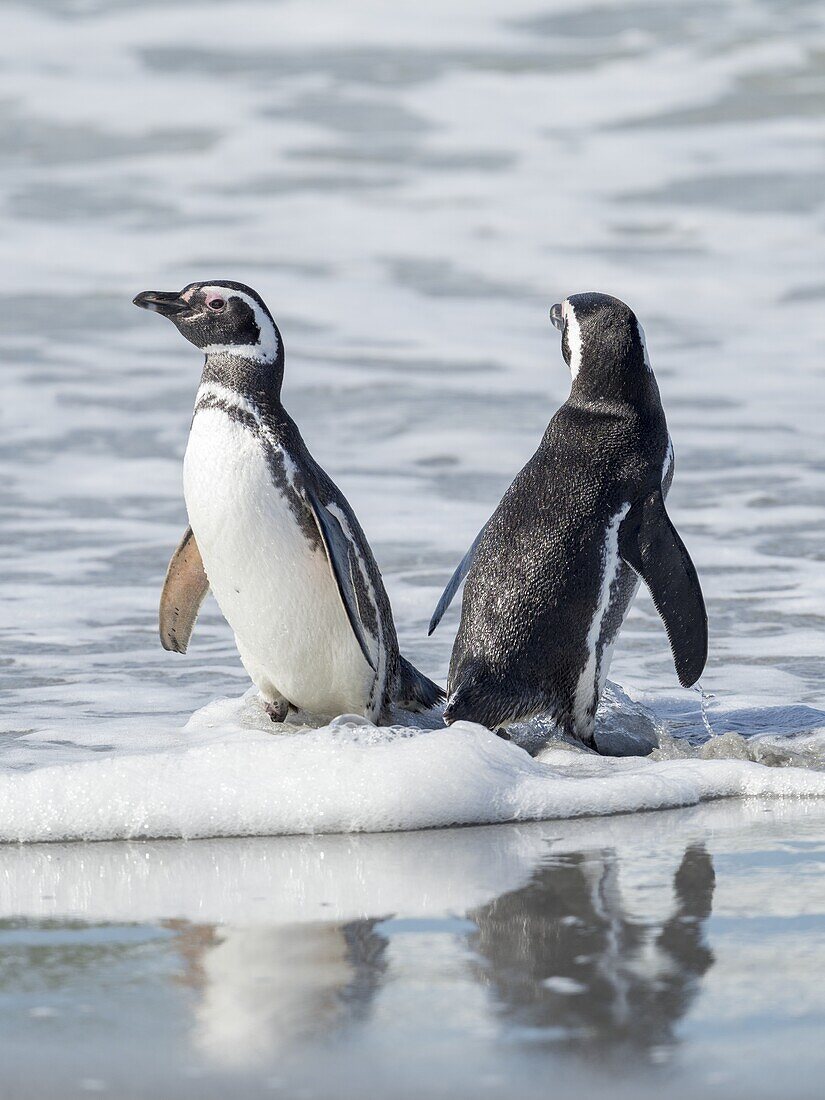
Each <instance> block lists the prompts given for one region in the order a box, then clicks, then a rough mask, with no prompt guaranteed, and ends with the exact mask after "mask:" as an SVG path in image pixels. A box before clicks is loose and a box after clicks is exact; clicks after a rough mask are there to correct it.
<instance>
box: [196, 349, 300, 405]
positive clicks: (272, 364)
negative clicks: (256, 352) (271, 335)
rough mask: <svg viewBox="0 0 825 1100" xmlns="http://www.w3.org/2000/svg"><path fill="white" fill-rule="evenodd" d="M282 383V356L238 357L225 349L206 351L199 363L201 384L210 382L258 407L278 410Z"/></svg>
mask: <svg viewBox="0 0 825 1100" xmlns="http://www.w3.org/2000/svg"><path fill="white" fill-rule="evenodd" d="M283 380H284V353H283V347H282V346H279V347H278V351H277V352H276V354H275V355H274V356H268V355H267V356H252V355H245V354H243V353H242V352H241V351H240V349H239V352H238V354H236V353H234V352H232V351H231V350H228V349H222V350H221V351H213V352H209V353H208V354H207V356H206V359H205V361H204V364H203V373H202V375H201V385H208V384H210V383H212V384H215V385H218V386H222V387H224V388H225V389H229V390H234V392H235V393H237V394H240V396H241V397H246V398H249V399H251V400H253V401H254V402H255V404H256V405H259V406H262V407H275V408H277V407H279V406H280V404H281V386H282V384H283Z"/></svg>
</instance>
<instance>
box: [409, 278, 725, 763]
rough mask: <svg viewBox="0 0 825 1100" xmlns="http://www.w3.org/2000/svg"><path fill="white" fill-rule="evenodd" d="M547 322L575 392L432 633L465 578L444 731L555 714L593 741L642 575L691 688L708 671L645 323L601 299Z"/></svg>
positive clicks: (453, 584)
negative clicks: (676, 520)
mask: <svg viewBox="0 0 825 1100" xmlns="http://www.w3.org/2000/svg"><path fill="white" fill-rule="evenodd" d="M551 319H552V320H553V323H554V324H555V325H556V327H557V328H560V329H561V331H562V353H563V356H564V359H565V361H566V362H567V364H568V366H569V367H570V372H571V376H572V386H571V390H570V396H569V398H568V399H567V401H566V402H565V404H564V405H562V407H561V408H560V409H559V410H558V412H557V413H556V414H555V416H554V417H553V419H552V420H551V421H550V424H549V425H548V428H547V430H546V432H545V434H544V438H543V439H542V441H541V444H540V445H539V448H538V450H537V451H536V453H535V454H534V455H533V457H532V458H531V459H530V461H529V462H528V463H527V465H526V466H525V467H524V469H523V470H522V471H521V473H519V475H518V476H517V477H516V479H515V481H514V482H513V484H512V485H511V486H510V488H509V489H508V490H507V493H506V494H505V495H504V497H503V499H502V501H501V503H500V504H499V506H498V508H497V509H496V511H495V513H494V514H493V516H492V518H491V519H490V520H489V521H488V523H487V524H486V526H485V527H484V528H483V530H482V531H481V533H480V534H479V536H478V537H477V539H476V541H475V542H474V543H473V546H472V547H471V548H470V550H469V552H468V553H467V555H466V556H465V558H464V560H463V561H462V562H461V564H460V565H459V567H458V568H457V569H456V571H455V573H454V574H453V577H452V579H451V580H450V582H449V584H448V585H447V588H446V590H445V592H444V595H443V596H442V598H441V601H440V602H439V605H438V607H437V608H436V611H435V614H434V615H433V619H432V622H431V624H430V633H432V631H433V630H434V629H435V627H436V626H437V625H438V622H439V620H440V619H441V616H442V615H443V613H444V611H445V609H446V607H447V606H448V605H449V602H450V600H451V599H452V598H453V596H454V595H455V592H456V591H457V590H458V588H459V586H460V584H461V582H462V580H463V579H464V577H465V575H466V578H467V583H466V588H465V592H464V600H463V607H462V614H461V624H460V626H459V630H458V635H457V637H456V640H455V645H454V647H453V652H452V659H451V662H450V676H449V683H448V686H447V696H448V699H447V708H446V711H445V716H444V717H445V721H446V722H448V723H450V722H454V721H457V720H458V719H470V720H472V721H476V722H480V723H482V724H483V725H485V726H488V727H490V728H493V729H495V728H497V727H500V726H505V727H506V726H507V725H508V724H510V723H512V722H517V721H523V720H526V719H528V718H530V717H532V716H534V715H536V714H540V713H544V714H547V713H549V714H551V715H553V717H554V718H555V720H556V722H557V723H558V725H559V726H560V727H561V728H562V729H563V730H564V731H565V732H566V733H569V734H572V735H574V736H576V737H578V738H579V739H580V740H581V741H583V742H584V743H585V744H587V745H591V746H592V745H593V744H594V740H593V736H594V728H595V717H596V709H597V707H598V704H599V698H600V696H601V693H602V690H603V688H604V683H605V680H606V678H607V671H608V668H609V666H610V658H611V654H612V650H613V645H614V643H615V641H616V637H617V635H618V632H619V629H620V627H621V625H622V622H623V621H624V617H625V614H626V613H627V610H628V608H629V607H630V604H631V602H632V600H633V597H634V595H635V594H636V590H637V588H638V584H639V578H642V579H643V580H644V581H645V583H646V584H647V586H648V588H649V589H650V592H651V594H652V596H653V599H654V602H655V604H656V607H657V609H658V611H659V614H660V615H661V617H662V619H663V620H664V623H665V627H666V629H667V633H668V637H669V639H670V644H671V648H672V651H673V656H674V659H675V663H676V670H677V673H678V676H679V680H680V682H681V683H682V684H683V685H684V686H689V685H691V684H693V683H695V682H696V680H697V679H698V678H699V676H700V674H701V672H702V669H703V668H704V665H705V660H706V656H707V616H706V613H705V606H704V601H703V598H702V591H701V588H700V585H699V580H698V577H697V576H696V571H695V569H694V567H693V563H692V562H691V560H690V557H689V555H688V553H687V550H686V549H685V547H684V544H683V543H682V540H681V539H680V538H679V535H678V534H677V532H676V530H675V528H674V527H673V524H672V523H671V522H670V519H669V518H668V515H667V512H666V511H665V503H664V502H665V497H666V495H667V491H668V489H669V488H670V482H671V479H672V476H673V448H672V446H671V442H670V437H669V435H668V430H667V423H666V420H665V414H664V411H663V409H662V405H661V401H660V399H659V390H658V387H657V385H656V379H655V378H654V376H653V371H652V369H651V367H650V363H649V360H648V357H647V350H646V347H645V340H644V333H643V331H642V327H641V325H640V324H639V322H638V321H637V319H636V317H635V315H634V314H633V312H632V311H631V310H630V309H629V308H628V307H627V306H626V305H625V304H624V303H623V302H620V301H619V300H618V299H616V298H612V297H610V296H608V295H605V294H576V295H573V296H572V297H570V298H567V299H566V300H565V301H564V302H563V303H562V304H561V305H556V306H554V307H553V309H552V311H551Z"/></svg>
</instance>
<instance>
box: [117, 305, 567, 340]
mask: <svg viewBox="0 0 825 1100" xmlns="http://www.w3.org/2000/svg"><path fill="white" fill-rule="evenodd" d="M136 300H137V299H136ZM550 320H551V321H552V322H553V327H554V328H557V329H558V330H559V332H562V331H563V329H564V317H562V314H561V302H556V304H555V305H554V306H553V308H552V309H551V310H550Z"/></svg>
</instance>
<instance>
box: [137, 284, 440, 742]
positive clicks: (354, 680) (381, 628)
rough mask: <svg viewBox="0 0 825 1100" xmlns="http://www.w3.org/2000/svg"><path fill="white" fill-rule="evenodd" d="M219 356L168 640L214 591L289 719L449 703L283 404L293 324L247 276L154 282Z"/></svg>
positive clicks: (271, 707) (198, 419) (178, 319)
mask: <svg viewBox="0 0 825 1100" xmlns="http://www.w3.org/2000/svg"><path fill="white" fill-rule="evenodd" d="M135 305H138V306H141V307H142V308H144V309H149V310H152V311H154V312H157V313H161V314H163V315H164V316H166V317H169V319H170V320H171V321H172V322H173V323H174V324H175V326H176V327H177V328H178V330H179V331H180V332H181V333H182V335H184V336H185V337H186V338H187V339H188V340H189V341H191V343H193V344H195V346H196V347H198V348H200V349H201V350H202V351H203V352H204V354H205V356H206V360H205V364H204V368H203V375H202V377H201V384H200V388H199V390H198V394H197V398H196V401H195V411H194V416H193V418H192V427H191V429H190V433H189V442H188V445H187V448H186V456H185V459H184V494H185V497H186V507H187V511H188V513H189V521H190V525H191V526H190V529H189V530H188V531H187V532H186V533H185V535H184V537H183V540H182V541H181V544H180V546H179V547H178V549H177V551H176V552H175V554H174V556H173V558H172V561H171V562H170V565H169V571H168V573H167V578H166V583H165V585H164V590H163V595H162V597H161V614H160V627H161V640H162V643H163V645H164V647H165V648H167V649H172V650H176V651H178V652H185V650H186V646H187V644H188V641H189V636H190V634H191V631H192V628H193V626H194V623H195V618H196V617H197V613H198V609H199V607H200V604H201V602H202V601H203V599H204V597H205V596H206V593H207V591H208V590H209V588H210V587H211V589H212V591H213V593H214V595H215V597H216V599H217V601H218V604H219V606H220V608H221V611H222V613H223V615H224V617H225V618H226V620H227V621H228V622H229V625H230V626H231V627H232V629H233V631H234V632H235V641H236V643H237V646H238V652H239V653H240V656H241V660H242V662H243V664H244V667H245V668H246V670H247V672H248V673H249V675H250V677H251V678H252V680H253V682H254V683H255V685H256V686H257V688H258V689H259V691H260V693H261V696H262V697H263V699H264V700H265V702H266V704H267V709H268V711H269V713H270V715H271V716H272V717H273V719H275V720H282V719H283V718H284V717H285V716H286V714H287V712H288V709H289V707H290V706H291V707H293V708H295V709H301V710H305V711H309V712H312V713H315V714H322V715H333V714H341V713H358V714H363V715H365V716H366V717H367V718H369V719H371V720H372V721H374V722H380V721H386V720H388V718H389V717H390V714H391V708H392V706H393V705H396V706H399V707H402V708H406V709H411V710H421V709H426V708H428V707H430V706H433V705H434V704H435V703H437V702H438V701H439V700H440V699H442V698H443V692H442V691H441V689H440V688H439V687H437V685H435V684H434V683H432V682H431V681H430V680H428V679H427V678H426V677H425V676H423V675H422V674H421V673H420V672H418V670H417V669H415V668H414V667H413V666H412V665H411V664H410V663H409V662H408V661H406V660H405V659H404V658H403V657H401V656H400V654H399V652H398V642H397V639H396V633H395V625H394V623H393V618H392V611H391V609H390V604H389V600H388V598H387V593H386V591H385V589H384V585H383V582H382V580H381V574H380V571H379V569H378V566H377V564H376V562H375V558H374V557H373V554H372V551H371V549H370V546H369V543H368V542H367V539H366V536H365V535H364V532H363V531H362V530H361V527H360V525H359V523H358V520H357V519H356V518H355V515H354V513H353V511H352V509H351V508H350V506H349V504H348V502H347V500H346V498H345V497H344V495H343V494H342V493H341V491H340V490H339V489H338V487H337V486H336V485H335V484H334V482H333V481H332V480H331V479H330V478H329V477H328V476H327V474H326V473H325V472H324V471H323V470H322V469H321V467H320V466H319V465H318V464H317V462H315V461H314V459H313V458H312V456H311V455H310V453H309V451H308V450H307V448H306V445H305V444H304V441H303V439H302V438H301V434H300V432H299V431H298V428H297V426H296V425H295V423H294V421H293V420H292V419H291V417H290V416H289V415H288V413H287V412H286V410H285V409H284V407H283V405H282V404H281V396H280V395H281V382H282V379H283V370H284V350H283V343H282V340H281V334H280V332H279V331H278V328H277V326H276V325H275V322H274V321H273V319H272V316H271V314H270V313H269V310H268V309H267V307H266V306H265V305H264V303H263V301H262V300H261V298H260V297H259V296H258V295H257V294H256V293H255V291H253V290H251V289H250V288H249V287H247V286H244V285H243V284H241V283H235V282H228V281H226V280H219V281H214V282H200V283H191V284H190V285H189V286H187V287H185V288H184V289H183V290H182V291H181V292H180V293H166V292H154V291H146V292H144V293H143V294H139V295H138V296H137V298H135Z"/></svg>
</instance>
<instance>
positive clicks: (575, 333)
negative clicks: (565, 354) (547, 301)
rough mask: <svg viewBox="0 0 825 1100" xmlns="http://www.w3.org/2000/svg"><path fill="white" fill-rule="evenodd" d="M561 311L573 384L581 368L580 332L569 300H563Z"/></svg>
mask: <svg viewBox="0 0 825 1100" xmlns="http://www.w3.org/2000/svg"><path fill="white" fill-rule="evenodd" d="M561 310H562V317H563V318H564V321H565V326H566V331H567V346H568V348H569V349H570V376H571V378H572V379H573V381H574V382H575V381H576V377H577V376H578V373H579V371H580V370H581V367H582V330H581V328H580V327H579V321H578V318H577V317H576V310H575V309H574V308H573V304H572V302H571V301H570V299H569V298H565V299H564V302H563V303H562V307H561Z"/></svg>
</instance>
